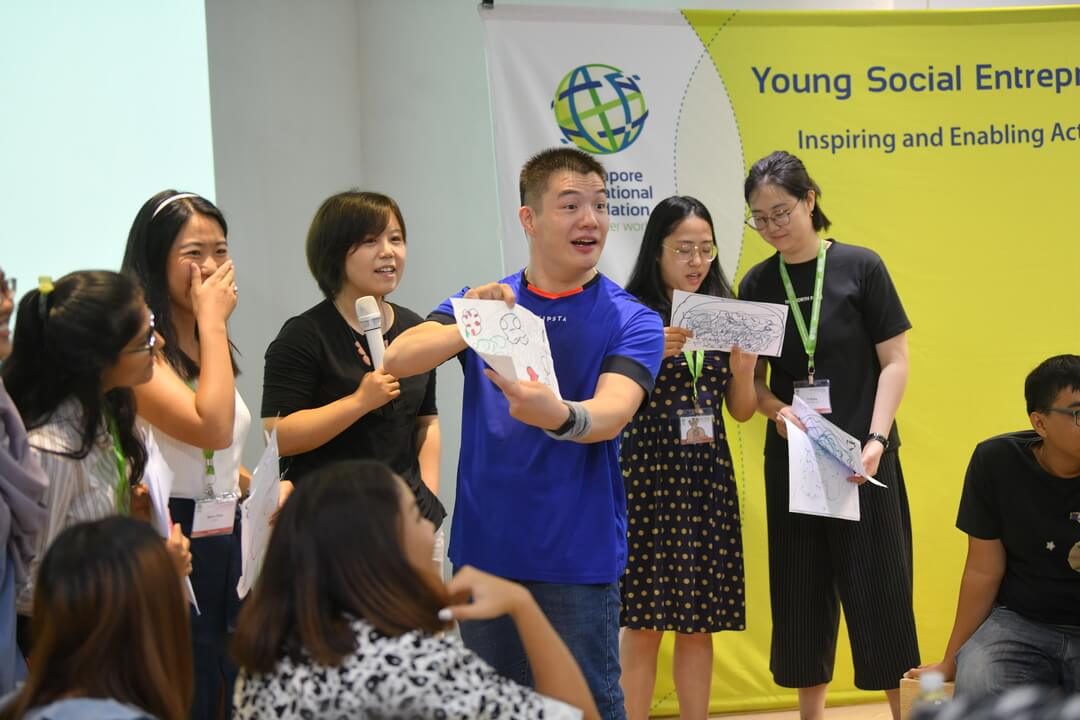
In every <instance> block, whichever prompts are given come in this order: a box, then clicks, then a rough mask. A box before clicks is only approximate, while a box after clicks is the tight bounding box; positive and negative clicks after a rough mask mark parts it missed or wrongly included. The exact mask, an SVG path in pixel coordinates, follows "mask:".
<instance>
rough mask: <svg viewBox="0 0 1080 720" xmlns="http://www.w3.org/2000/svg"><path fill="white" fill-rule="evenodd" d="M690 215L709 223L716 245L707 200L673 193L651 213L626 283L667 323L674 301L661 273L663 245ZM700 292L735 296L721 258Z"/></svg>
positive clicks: (704, 281)
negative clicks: (672, 301)
mask: <svg viewBox="0 0 1080 720" xmlns="http://www.w3.org/2000/svg"><path fill="white" fill-rule="evenodd" d="M688 217H699V218H701V219H702V220H704V221H705V222H707V223H708V224H709V232H710V233H711V234H712V241H713V244H716V231H715V230H714V229H713V221H712V215H711V214H710V213H709V209H708V208H707V207H705V204H704V203H702V202H701V201H700V200H698V199H697V198H694V197H690V196H689V195H672V196H671V197H669V198H664V199H663V200H661V201H660V202H659V203H658V204H657V205H656V207H655V208H653V211H652V212H651V213H649V222H648V223H647V224H646V225H645V234H644V236H642V238H641V249H640V250H638V256H637V260H636V261H635V262H634V269H633V271H632V272H631V273H630V280H629V281H628V282H627V283H626V292H628V293H630V294H631V295H633V296H634V297H636V298H637V299H638V300H640V301H641V302H642V303H643V304H644V305H646V306H648V307H649V308H651V309H653V310H655V311H656V312H658V313H660V317H662V318H664V321H665V323H666V322H667V320H668V319H669V317H670V315H671V301H670V300H669V299H668V292H667V288H666V287H664V280H663V277H662V276H661V274H660V262H659V261H660V253H662V252H663V251H664V249H663V247H662V245H663V242H664V238H666V237H667V236H668V235H670V234H671V233H672V232H673V231H674V230H675V227H676V226H677V225H678V224H679V223H681V222H682V221H683V220H685V219H686V218H688ZM697 292H699V293H701V294H702V295H717V296H719V297H732V296H733V293H732V292H731V285H730V284H729V283H728V280H727V278H726V277H724V272H723V270H721V269H720V259H719V258H717V259H715V260H713V261H712V262H711V263H709V268H708V270H706V272H705V279H704V280H703V281H702V283H701V287H699V288H698V290H697Z"/></svg>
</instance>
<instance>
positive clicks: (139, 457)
mask: <svg viewBox="0 0 1080 720" xmlns="http://www.w3.org/2000/svg"><path fill="white" fill-rule="evenodd" d="M143 308H144V301H143V295H142V292H141V291H140V290H139V287H138V285H136V284H135V283H134V282H133V281H132V280H131V278H128V277H125V276H124V275H120V274H119V273H115V272H112V271H109V270H81V271H79V272H73V273H69V274H67V275H65V276H64V277H62V278H60V279H59V280H57V281H56V282H55V283H54V289H53V290H52V292H48V293H45V294H42V292H41V291H40V290H39V289H38V288H34V289H33V290H31V291H30V292H28V293H26V294H25V295H24V296H23V298H22V300H21V301H20V302H19V313H18V316H17V317H16V321H15V337H14V342H13V343H12V352H11V356H10V357H9V358H8V359H7V362H5V363H4V369H3V377H4V385H6V386H7V390H8V393H10V395H11V399H12V400H13V401H14V402H15V407H17V408H18V409H19V414H20V415H22V418H23V422H25V423H26V426H27V427H28V428H35V427H39V426H41V425H44V424H45V423H47V422H48V421H49V418H50V417H51V416H52V414H53V413H54V412H55V411H56V409H57V408H58V407H59V406H60V404H61V403H63V402H64V401H65V400H67V399H68V398H74V399H75V400H76V401H77V402H78V403H79V405H80V406H81V407H82V428H81V429H80V435H81V445H80V446H79V447H78V448H71V449H70V452H65V453H62V454H63V455H64V456H66V457H71V458H75V459H78V460H81V459H83V458H85V457H86V456H87V454H89V452H90V450H91V449H92V448H93V446H94V444H95V443H96V442H97V440H98V438H99V437H100V436H101V433H102V432H107V429H108V428H107V424H106V423H105V414H106V413H108V414H109V415H110V416H111V417H112V418H113V420H114V421H115V422H116V429H117V431H118V434H119V437H120V447H121V449H122V450H123V452H124V455H125V456H126V457H127V459H128V464H129V466H130V468H131V477H130V479H131V484H132V485H135V484H136V483H138V482H139V479H140V478H141V477H142V474H143V470H144V469H145V468H146V446H145V445H144V444H143V442H142V440H141V439H140V437H139V435H138V434H137V433H136V432H135V394H134V393H133V392H132V390H131V388H127V387H123V388H114V389H112V390H110V391H109V392H107V393H106V392H103V391H102V387H101V385H102V381H101V378H102V374H103V373H104V372H105V371H106V370H107V369H109V368H110V367H111V366H113V365H114V364H116V362H117V360H118V359H119V356H120V351H121V350H123V349H124V347H125V346H126V345H127V344H128V343H129V342H131V339H132V338H133V337H135V335H136V334H138V333H140V332H145V330H146V326H145V322H146V315H145V313H144V311H143Z"/></svg>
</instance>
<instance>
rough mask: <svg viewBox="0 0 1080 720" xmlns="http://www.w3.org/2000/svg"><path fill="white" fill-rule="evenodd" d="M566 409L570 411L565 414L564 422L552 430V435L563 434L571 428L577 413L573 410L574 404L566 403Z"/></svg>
mask: <svg viewBox="0 0 1080 720" xmlns="http://www.w3.org/2000/svg"><path fill="white" fill-rule="evenodd" d="M566 409H567V410H569V411H570V412H569V414H567V416H566V422H564V423H563V424H562V425H560V426H559V427H557V428H555V429H554V430H552V431H551V434H552V435H565V434H566V433H568V432H570V430H571V429H573V427H574V423H575V422H577V413H575V412H574V406H573V405H570V404H566Z"/></svg>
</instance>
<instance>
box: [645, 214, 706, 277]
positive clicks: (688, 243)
mask: <svg viewBox="0 0 1080 720" xmlns="http://www.w3.org/2000/svg"><path fill="white" fill-rule="evenodd" d="M712 245H713V231H712V227H711V226H710V225H709V223H707V222H706V221H705V220H704V219H703V218H699V217H697V216H696V215H688V216H687V217H686V219H685V220H683V221H682V222H680V223H679V224H678V225H676V226H675V228H674V229H673V230H672V231H671V232H670V233H668V235H667V237H665V238H664V239H663V246H662V247H661V248H660V257H659V258H658V261H659V263H660V279H661V280H662V281H663V283H664V288H665V289H666V290H667V291H668V293H670V292H671V291H672V290H682V291H684V292H697V291H698V288H700V287H701V284H702V283H703V282H705V275H706V274H707V273H708V272H709V265H711V264H712V263H710V262H709V260H708V257H709V253H710V252H711V248H712ZM695 248H696V249H697V250H698V252H695V251H694V250H695ZM675 249H678V250H683V251H686V252H689V253H690V262H688V263H684V262H681V261H680V259H681V258H682V257H685V256H680V255H679V254H678V253H677V252H675ZM703 256H704V257H703Z"/></svg>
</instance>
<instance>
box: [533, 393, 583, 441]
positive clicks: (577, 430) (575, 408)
mask: <svg viewBox="0 0 1080 720" xmlns="http://www.w3.org/2000/svg"><path fill="white" fill-rule="evenodd" d="M563 404H564V405H566V407H567V408H569V409H570V414H571V415H573V417H574V424H573V425H572V426H571V427H569V428H568V429H566V430H565V431H563V432H562V433H557V432H555V431H554V430H544V432H545V433H547V436H548V437H550V438H554V439H555V440H576V439H577V438H580V437H584V436H585V435H588V434H589V431H590V430H592V414H591V413H590V412H589V409H588V408H587V407H585V405H584V404H582V403H579V402H574V401H573V400H563Z"/></svg>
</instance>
